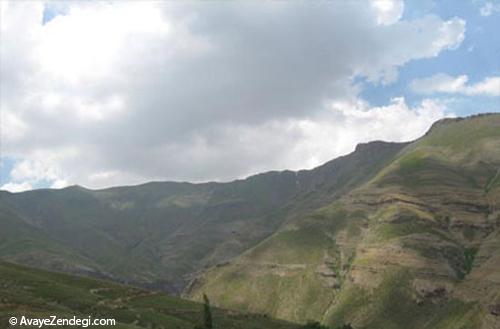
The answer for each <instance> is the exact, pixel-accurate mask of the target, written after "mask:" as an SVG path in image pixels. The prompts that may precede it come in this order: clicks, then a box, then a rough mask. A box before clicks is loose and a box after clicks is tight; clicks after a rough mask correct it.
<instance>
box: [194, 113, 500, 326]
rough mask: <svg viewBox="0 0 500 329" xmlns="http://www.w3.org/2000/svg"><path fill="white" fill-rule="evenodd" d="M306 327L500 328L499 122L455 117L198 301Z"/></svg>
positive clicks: (213, 277)
mask: <svg viewBox="0 0 500 329" xmlns="http://www.w3.org/2000/svg"><path fill="white" fill-rule="evenodd" d="M201 292H207V293H208V294H210V295H211V296H212V300H213V301H214V302H215V303H216V304H217V305H219V306H224V307H232V308H237V309H241V310H247V311H253V312H267V313H268V314H270V315H271V316H275V317H278V318H282V319H288V320H293V321H298V322H302V321H305V320H306V319H321V320H322V321H323V322H324V323H326V324H332V323H346V322H349V323H352V324H353V326H354V327H355V328H367V329H368V328H371V329H379V328H380V329H382V328H383V329H391V328H394V329H396V328H407V329H412V328H415V329H417V328H418V329H421V328H423V329H425V328H428V329H460V328H463V329H468V328H483V329H486V328H488V329H495V328H500V115H483V116H476V117H472V118H467V119H446V120H443V121H440V122H438V123H436V124H435V125H434V126H433V127H432V129H431V130H430V131H429V132H428V133H427V134H426V135H425V136H424V137H422V138H421V139H419V140H417V141H415V142H413V143H411V144H409V145H405V147H404V148H402V149H401V151H399V153H398V154H397V155H396V156H394V157H393V158H392V159H391V161H390V163H388V164H387V165H386V166H385V167H384V168H382V169H379V170H377V173H376V174H375V175H374V176H373V177H372V178H371V179H370V180H369V181H367V182H366V183H364V184H362V185H361V186H359V187H357V188H355V189H352V190H351V191H349V192H347V193H345V194H344V195H343V196H342V197H341V198H340V199H338V200H335V201H333V202H331V203H330V204H328V205H325V206H320V207H317V209H314V210H312V211H310V212H309V213H307V214H303V215H301V216H298V217H296V218H295V219H294V220H292V221H289V222H287V223H286V225H283V226H282V227H281V228H280V229H279V230H278V231H277V232H275V233H274V234H273V235H272V236H270V237H269V238H267V239H265V240H264V241H262V242H261V243H259V244H258V245H256V246H255V247H253V248H251V249H249V250H247V251H246V252H245V253H243V254H242V255H240V256H239V257H237V258H235V259H234V260H232V261H230V262H228V263H227V264H224V265H223V266H217V267H214V268H212V269H210V270H209V271H206V272H205V273H204V274H203V275H201V276H200V277H199V278H198V279H197V280H196V281H195V282H194V283H193V285H192V286H191V288H190V291H189V295H190V296H191V297H192V298H194V299H199V298H200V293H201Z"/></svg>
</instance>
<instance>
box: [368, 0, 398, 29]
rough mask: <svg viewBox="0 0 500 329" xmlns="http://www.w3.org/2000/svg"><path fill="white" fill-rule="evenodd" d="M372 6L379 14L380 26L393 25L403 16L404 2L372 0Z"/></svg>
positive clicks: (378, 21)
mask: <svg viewBox="0 0 500 329" xmlns="http://www.w3.org/2000/svg"><path fill="white" fill-rule="evenodd" d="M371 6H372V7H373V8H374V9H375V11H376V12H377V23H378V24H383V25H389V24H393V23H395V22H397V21H399V19H400V18H401V16H403V11H404V2H403V1H402V0H371Z"/></svg>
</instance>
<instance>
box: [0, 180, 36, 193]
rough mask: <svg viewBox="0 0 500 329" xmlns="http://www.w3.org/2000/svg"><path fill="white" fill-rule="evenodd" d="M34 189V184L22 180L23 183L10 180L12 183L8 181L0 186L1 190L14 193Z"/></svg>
mask: <svg viewBox="0 0 500 329" xmlns="http://www.w3.org/2000/svg"><path fill="white" fill-rule="evenodd" d="M32 189H33V186H32V185H31V184H30V183H28V182H22V183H12V182H10V183H7V184H4V185H2V186H0V190H4V191H9V192H13V193H16V192H24V191H28V190H32Z"/></svg>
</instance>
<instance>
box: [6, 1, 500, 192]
mask: <svg viewBox="0 0 500 329" xmlns="http://www.w3.org/2000/svg"><path fill="white" fill-rule="evenodd" d="M0 6H1V19H0V24H1V27H0V28H1V34H0V60H1V63H0V64H1V72H0V73H1V76H0V79H1V80H0V82H1V85H0V86H1V87H0V88H1V90H0V91H1V94H0V106H1V113H0V114H1V146H0V151H1V182H0V188H1V189H6V190H10V191H21V190H27V189H33V188H41V187H53V188H61V187H64V186H67V185H73V184H79V185H83V186H86V187H90V188H102V187H107V186H112V185H124V184H137V183H142V182H146V181H150V180H187V181H195V182H199V181H207V180H218V181H226V180H231V179H235V178H241V177H245V176H247V175H250V174H253V173H257V172H261V171H266V170H281V169H301V168H311V167H314V166H316V165H319V164H321V163H323V162H325V161H328V160H330V159H332V158H334V157H337V156H339V155H343V154H346V153H349V152H351V151H352V150H353V149H354V147H355V145H356V144H357V143H360V142H366V141H370V140H375V139H382V140H388V141H407V140H412V139H414V138H417V137H419V136H420V135H422V134H423V133H424V132H425V131H426V130H427V129H428V128H429V126H430V125H431V124H432V122H434V121H435V120H438V119H440V118H442V117H445V116H457V115H460V116H462V115H469V114H474V113H479V112H499V111H500V60H499V58H500V37H499V33H498V31H500V2H498V1H482V0H463V1H456V0H448V1H446V0H444V1H432V0H419V1H417V0H414V1H405V2H403V1H399V0H393V1H391V0H366V1H363V0H354V1H343V0H337V1H335V0H334V1H307V2H306V1H297V2H284V1H267V2H228V1H223V2H215V1H209V2H203V3H202V2H184V1H183V2H180V1H178V2H175V1H168V2H167V1H156V2H149V1H121V2H113V1H84V2H77V1H71V2H69V1H68V2H54V1H45V2H43V1H12V2H8V1H4V0H1V1H0Z"/></svg>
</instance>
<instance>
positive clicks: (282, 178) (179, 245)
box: [0, 142, 402, 293]
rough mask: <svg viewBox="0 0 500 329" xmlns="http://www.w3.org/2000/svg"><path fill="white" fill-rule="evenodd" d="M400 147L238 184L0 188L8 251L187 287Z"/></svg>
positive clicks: (45, 263)
mask: <svg viewBox="0 0 500 329" xmlns="http://www.w3.org/2000/svg"><path fill="white" fill-rule="evenodd" d="M401 148H402V145H401V144H395V143H382V142H379V143H372V144H369V145H363V146H360V147H359V148H358V150H357V151H356V152H354V153H353V154H351V155H348V156H345V157H341V158H339V159H336V160H333V161H331V162H329V163H326V164H324V165H323V166H321V167H318V168H316V169H313V170H303V171H299V172H292V171H284V172H269V173H264V174H260V175H256V176H252V177H249V178H247V179H245V180H238V181H234V182H230V183H207V184H189V183H173V182H164V183H162V182H156V183H148V184H144V185H139V186H130V187H116V188H110V189H105V190H88V189H85V188H82V187H78V186H73V187H69V188H66V189H62V190H35V191H29V192H24V193H8V192H0V232H2V233H0V234H4V235H5V238H2V239H0V258H3V259H7V260H10V261H15V262H19V263H22V264H27V265H32V266H37V267H42V268H46V269H56V270H62V271H66V272H70V273H76V274H83V275H90V276H95V277H102V278H109V279H113V280H115V281H119V282H126V283H130V284H135V285H139V286H143V287H149V288H155V289H161V290H164V291H169V292H174V293H180V292H181V291H182V290H183V289H184V288H185V287H186V284H187V283H188V282H189V281H190V280H191V279H192V278H193V277H194V275H195V274H196V273H198V272H199V271H201V270H203V269H204V268H208V267H210V266H214V265H217V264H221V263H224V262H226V261H228V260H230V259H232V258H234V257H236V256H238V255H239V254H241V253H242V252H244V251H245V250H247V249H249V248H251V247H253V246H254V245H256V244H257V243H259V242H260V241H262V240H263V239H265V238H267V237H268V236H269V235H271V234H273V233H274V232H275V231H276V230H277V229H278V228H279V227H281V226H282V225H283V223H285V222H287V221H289V220H292V219H293V218H295V217H297V216H300V215H301V214H303V213H307V212H308V211H309V209H311V208H315V207H318V206H321V205H325V204H328V203H330V202H331V201H332V200H334V199H337V198H338V197H339V196H340V195H342V193H344V192H345V191H350V190H352V189H353V188H354V187H356V186H359V185H360V184H361V183H363V182H366V181H367V180H369V179H370V178H371V177H372V176H373V174H374V173H375V172H376V169H377V168H381V167H383V166H384V165H385V164H386V162H387V159H389V158H391V157H392V156H393V155H394V154H395V153H397V152H398V151H399V150H400V149H401ZM19 230H22V232H21V231H19ZM7 237H8V238H7Z"/></svg>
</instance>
